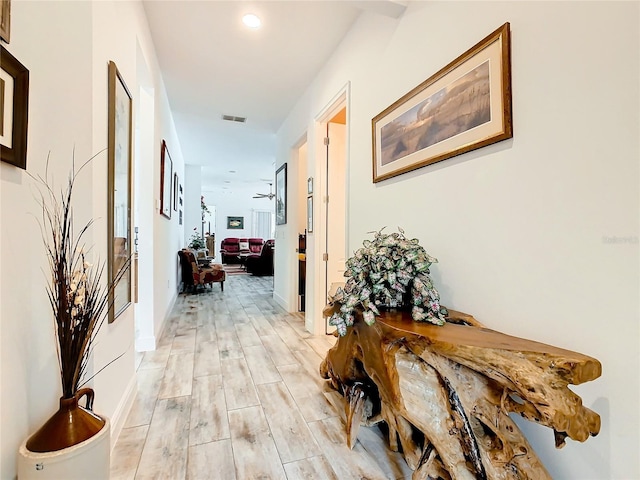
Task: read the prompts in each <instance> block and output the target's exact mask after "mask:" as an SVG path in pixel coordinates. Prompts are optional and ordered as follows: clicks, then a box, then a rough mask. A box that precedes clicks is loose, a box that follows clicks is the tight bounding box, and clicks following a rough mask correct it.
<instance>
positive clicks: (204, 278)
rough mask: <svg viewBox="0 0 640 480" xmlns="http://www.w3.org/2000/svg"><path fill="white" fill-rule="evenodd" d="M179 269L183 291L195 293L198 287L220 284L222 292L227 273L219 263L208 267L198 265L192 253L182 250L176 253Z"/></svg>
mask: <svg viewBox="0 0 640 480" xmlns="http://www.w3.org/2000/svg"><path fill="white" fill-rule="evenodd" d="M178 256H179V257H180V267H181V270H182V285H183V291H187V290H192V291H195V290H196V289H197V287H198V286H199V285H202V286H205V285H212V284H213V283H216V282H217V283H220V289H221V290H222V291H223V292H224V281H225V280H226V278H227V273H226V272H225V271H224V268H223V266H222V265H220V264H219V263H214V264H211V265H209V266H204V265H199V264H198V262H197V261H196V257H195V255H194V254H193V252H192V251H190V250H187V249H182V250H180V251H179V252H178Z"/></svg>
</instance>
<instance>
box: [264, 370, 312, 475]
mask: <svg viewBox="0 0 640 480" xmlns="http://www.w3.org/2000/svg"><path fill="white" fill-rule="evenodd" d="M256 388H257V390H258V396H259V397H260V404H261V405H262V408H263V410H264V413H265V416H266V418H267V422H268V423H269V427H270V428H271V433H272V434H273V440H274V441H275V443H276V447H277V448H278V452H279V453H280V459H281V460H282V463H287V462H293V461H295V460H302V459H303V458H308V457H312V456H314V455H317V452H318V444H317V443H316V441H315V440H314V437H313V435H312V434H311V431H310V430H309V427H308V426H307V423H306V422H305V420H304V418H303V417H302V414H301V413H300V410H298V407H297V405H296V403H295V401H294V400H293V397H291V394H290V393H289V390H287V387H286V386H285V384H284V383H283V382H277V383H268V384H264V385H258V386H257V387H256Z"/></svg>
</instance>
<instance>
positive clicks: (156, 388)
mask: <svg viewBox="0 0 640 480" xmlns="http://www.w3.org/2000/svg"><path fill="white" fill-rule="evenodd" d="M163 377H164V368H154V369H149V370H144V375H138V376H137V378H136V383H137V385H136V398H135V399H134V401H133V404H132V405H131V410H129V415H128V416H127V420H126V422H125V424H124V426H125V428H128V427H136V426H139V425H149V423H151V417H152V416H153V409H154V407H155V405H156V400H157V399H158V393H159V392H160V385H162V379H163Z"/></svg>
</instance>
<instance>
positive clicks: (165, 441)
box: [136, 355, 191, 480]
mask: <svg viewBox="0 0 640 480" xmlns="http://www.w3.org/2000/svg"><path fill="white" fill-rule="evenodd" d="M174 356H177V355H174ZM190 403H191V401H190V398H189V397H179V398H168V399H164V400H158V402H157V403H156V408H155V411H154V412H153V419H152V420H151V425H150V426H149V432H148V434H147V441H146V442H145V444H144V448H143V449H142V455H141V458H140V465H139V467H138V472H137V474H136V480H146V479H150V480H157V479H163V480H164V479H166V480H176V479H180V478H184V477H185V475H186V468H187V453H188V452H187V449H188V447H189V413H190Z"/></svg>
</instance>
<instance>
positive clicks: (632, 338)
mask: <svg viewBox="0 0 640 480" xmlns="http://www.w3.org/2000/svg"><path fill="white" fill-rule="evenodd" d="M506 21H508V22H510V23H511V31H512V70H513V122H514V137H513V139H511V140H508V141H504V142H501V143H499V144H495V145H492V146H489V147H485V148H483V149H480V150H477V151H474V152H470V153H467V154H465V155H462V156H460V157H457V158H454V159H450V160H447V161H444V162H441V163H439V164H436V165H432V166H429V167H425V168H423V169H420V170H418V171H414V172H410V173H407V174H404V175H401V176H399V177H396V178H394V179H390V180H387V181H385V182H382V183H378V184H373V183H372V181H371V168H372V167H371V119H372V118H373V117H374V116H375V115H377V114H378V113H379V112H380V111H382V110H383V109H384V108H386V107H387V106H389V105H390V104H392V103H393V102H394V101H396V100H397V99H398V98H400V97H401V96H402V95H404V94H405V93H406V92H408V91H409V90H411V89H412V88H413V87H415V86H416V85H418V84H420V83H421V82H422V81H424V80H425V79H426V78H428V77H429V76H430V75H432V74H433V73H434V72H436V71H437V70H439V69H440V68H441V67H443V66H444V65H446V64H447V63H449V62H450V61H452V60H453V59H454V58H456V57H457V56H458V55H459V54H460V53H462V52H464V51H465V50H466V49H468V48H469V47H471V46H472V45H474V44H475V43H476V42H478V41H479V40H480V39H482V38H483V37H484V36H486V35H487V34H488V33H490V32H491V31H493V30H494V29H495V28H497V27H498V26H500V25H501V24H502V23H504V22H506ZM638 23H639V8H638V3H637V2H628V3H627V2H620V3H615V2H564V3H562V2H416V3H411V4H410V5H409V7H408V9H407V11H406V12H405V14H404V16H403V17H402V18H400V19H399V20H397V21H396V20H393V19H390V18H383V17H377V16H375V15H373V14H371V15H364V16H363V17H361V18H360V19H359V21H358V22H357V23H356V25H355V26H354V27H353V28H352V30H351V32H350V34H349V35H348V37H347V38H346V39H345V40H344V41H343V42H342V44H341V46H340V47H339V49H338V51H337V52H336V54H335V55H334V56H333V57H332V59H331V60H330V62H329V63H328V64H327V65H326V67H325V68H324V69H323V71H322V72H321V73H320V75H319V76H318V77H317V78H316V80H315V82H314V84H313V85H312V86H311V87H310V88H309V90H308V91H307V93H306V94H305V96H304V97H303V98H302V99H301V100H300V102H299V103H298V105H297V106H296V108H295V109H294V110H293V111H292V112H291V114H290V116H289V118H288V119H287V121H286V122H285V123H284V124H283V126H282V128H281V129H280V131H279V134H278V162H277V163H278V164H281V163H282V162H284V161H286V159H287V158H289V150H290V149H291V148H292V147H293V145H295V142H296V140H297V139H298V138H300V136H301V132H304V131H305V130H309V131H312V128H313V126H314V120H313V119H314V117H315V116H316V115H317V114H318V113H319V112H320V111H321V110H322V108H324V107H325V106H326V105H327V104H328V103H329V101H330V100H331V98H332V97H333V96H334V95H336V94H337V92H338V91H339V90H340V88H341V87H342V86H343V85H344V84H345V83H346V82H351V97H350V110H349V112H350V126H349V155H348V156H349V180H348V181H349V186H348V191H349V196H348V216H349V219H350V224H349V230H348V239H349V251H353V250H355V249H356V248H358V247H359V246H360V245H361V242H362V241H363V240H364V239H365V238H368V236H367V234H366V232H369V231H372V230H376V229H379V228H381V227H383V226H386V227H387V230H388V231H393V230H395V228H396V227H397V226H401V227H403V228H404V229H405V231H406V233H407V235H408V236H410V237H417V238H419V239H420V241H421V244H422V245H423V246H424V247H425V248H426V250H427V251H428V252H429V253H431V254H432V255H434V256H435V257H437V258H438V259H439V260H440V263H439V264H437V265H436V266H435V267H434V268H433V269H432V273H433V277H434V279H435V282H436V285H437V286H438V288H439V290H440V292H441V294H442V298H443V303H444V304H446V305H448V306H449V307H451V308H454V309H458V310H462V311H464V312H468V313H471V314H473V315H475V316H476V318H478V319H479V320H480V321H481V322H483V323H485V324H486V325H487V326H489V327H490V328H493V329H496V330H499V331H502V332H504V333H507V334H511V335H515V336H520V337H524V338H530V339H533V340H537V341H542V342H544V343H549V344H552V345H556V346H559V347H563V348H567V349H570V350H574V351H578V352H581V353H585V354H588V355H591V356H593V357H596V358H598V359H599V360H600V361H601V362H602V364H603V375H602V377H601V378H599V379H597V380H596V381H594V382H590V383H588V384H585V385H581V386H577V387H573V389H574V391H576V392H577V393H578V394H579V395H580V396H581V397H582V398H583V401H584V404H585V405H586V406H587V407H589V408H592V409H593V410H595V411H596V412H598V413H599V414H600V416H601V418H602V429H601V433H600V434H599V435H598V436H597V437H595V438H591V439H589V440H588V441H587V442H585V443H578V442H574V441H568V445H567V446H566V447H565V448H564V449H563V450H555V449H554V448H553V434H552V432H551V431H550V430H548V429H546V428H542V427H536V426H535V425H529V424H528V423H527V422H521V423H524V424H526V425H525V426H524V429H525V432H526V434H527V436H528V438H529V439H530V440H531V442H532V444H533V446H534V448H535V449H536V451H537V452H538V453H539V455H540V457H541V459H542V461H543V462H544V464H545V465H546V466H547V468H548V469H549V471H550V473H551V475H552V476H553V477H554V478H566V479H569V478H570V479H580V480H583V479H603V478H607V479H631V478H638V477H640V468H639V465H638V456H637V452H638V451H640V445H639V435H640V433H639V432H640V426H639V418H638V414H639V411H638V404H639V402H638V400H639V398H638V393H639V379H640V375H639V374H638V368H639V367H640V362H639V352H638V350H639V348H638V347H639V341H640V335H639V327H638V319H639V313H640V312H639V305H638V293H639V287H640V285H639V281H638V266H639V254H638V250H639V244H638V238H639V236H640V232H639V225H638V222H639V218H640V215H639V213H640V212H639V191H638V180H639V168H638V166H639V162H638V158H639V150H638V132H639V126H640V125H639V119H638V114H639V113H638V112H639V109H638V104H639V91H638V89H639V80H640V79H639V53H640V52H639V48H638V47H639V27H638ZM313 142H314V140H313V139H312V138H310V146H309V152H315V151H316V149H315V146H314V145H312V143H313ZM314 160H315V161H316V163H317V159H314V158H311V159H310V161H311V162H312V163H313V162H314ZM372 212H375V214H373V213H372ZM283 236H284V237H285V238H289V237H290V236H291V235H287V233H284V232H283ZM318 236H319V235H314V237H318ZM291 237H292V236H291ZM616 239H617V240H616ZM620 239H623V240H620ZM281 245H282V244H280V245H279V248H281ZM283 247H284V248H287V246H283ZM292 280H293V279H291V278H288V277H287V276H278V275H276V285H275V289H276V292H286V291H289V289H291V288H294V286H293V285H289V284H290V282H291V281H292ZM316 280H317V278H316ZM321 307H322V306H321V305H317V306H315V310H316V315H318V316H319V312H320V309H321Z"/></svg>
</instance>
